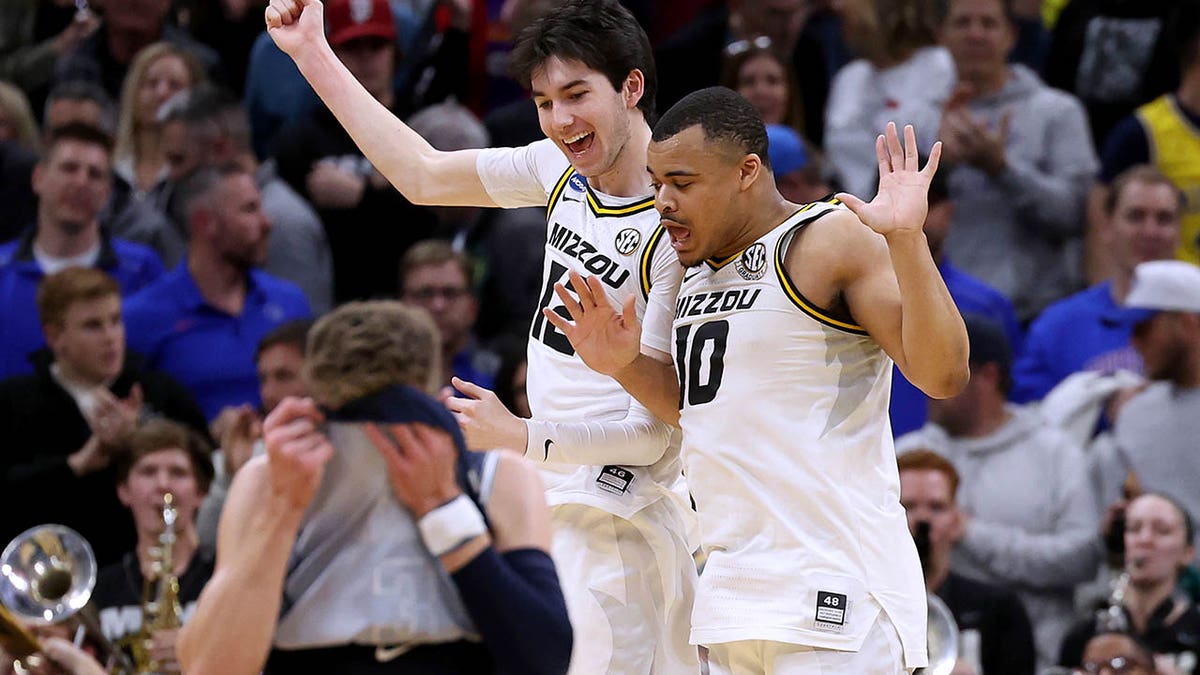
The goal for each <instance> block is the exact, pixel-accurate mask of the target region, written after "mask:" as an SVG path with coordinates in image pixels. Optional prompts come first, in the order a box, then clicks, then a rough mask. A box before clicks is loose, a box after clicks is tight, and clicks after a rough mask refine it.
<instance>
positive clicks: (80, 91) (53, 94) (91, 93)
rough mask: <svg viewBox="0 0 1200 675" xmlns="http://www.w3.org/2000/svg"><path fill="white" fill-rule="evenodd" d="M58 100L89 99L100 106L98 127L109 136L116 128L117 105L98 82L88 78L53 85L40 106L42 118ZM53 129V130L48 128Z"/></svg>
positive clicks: (46, 116) (45, 117)
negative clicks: (44, 103)
mask: <svg viewBox="0 0 1200 675" xmlns="http://www.w3.org/2000/svg"><path fill="white" fill-rule="evenodd" d="M58 101H89V102H91V103H95V104H96V106H97V107H99V108H100V128H101V130H102V131H104V133H106V134H109V135H110V136H111V135H112V134H113V132H114V131H116V128H117V105H116V104H115V103H113V100H112V97H111V96H109V95H108V92H107V91H105V90H104V87H101V86H100V85H99V84H96V83H95V82H92V81H90V80H66V81H65V82H60V83H58V84H56V85H54V88H53V89H51V90H50V93H49V94H46V105H45V106H44V107H43V108H42V119H48V118H49V117H50V115H49V114H47V113H49V112H50V106H51V105H53V104H54V103H56V102H58ZM50 131H53V130H50Z"/></svg>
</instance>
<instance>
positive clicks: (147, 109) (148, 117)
mask: <svg viewBox="0 0 1200 675" xmlns="http://www.w3.org/2000/svg"><path fill="white" fill-rule="evenodd" d="M204 79H205V75H204V69H203V67H202V65H201V64H200V62H199V61H198V60H197V59H196V57H195V56H193V55H192V54H191V53H189V52H187V51H185V50H183V49H180V48H179V47H176V46H175V45H172V44H169V43H166V42H155V43H154V44H151V45H148V46H146V47H145V48H144V49H142V50H141V51H140V52H138V54H137V56H135V57H134V58H133V63H131V64H130V66H129V72H128V73H127V74H126V75H125V81H124V83H123V84H122V85H121V102H120V114H119V117H118V119H117V138H116V147H115V149H114V151H113V168H114V170H115V172H116V174H117V175H118V176H120V177H121V178H122V179H124V180H125V181H127V182H128V183H129V185H130V186H131V187H132V188H133V192H134V194H135V195H137V196H139V197H142V198H145V197H146V196H148V195H152V194H155V193H156V192H157V190H158V189H160V188H161V185H162V183H163V182H164V181H165V179H166V173H167V166H166V159H165V158H164V156H163V152H162V145H161V142H162V125H161V124H160V123H159V121H158V110H159V108H160V107H162V104H163V103H166V102H167V100H168V99H170V98H171V97H172V96H174V95H175V94H178V93H179V92H181V91H185V90H189V89H191V88H192V87H194V86H196V85H197V84H200V83H201V82H203V81H204Z"/></svg>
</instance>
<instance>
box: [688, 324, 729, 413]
mask: <svg viewBox="0 0 1200 675" xmlns="http://www.w3.org/2000/svg"><path fill="white" fill-rule="evenodd" d="M695 329H696V331H695V335H694V336H693V335H692V326H691V325H690V324H689V325H684V326H678V327H676V328H675V370H676V372H677V373H678V374H679V409H680V410H682V409H683V406H684V403H687V405H703V404H705V403H708V402H710V401H712V400H713V399H714V398H716V397H717V389H719V388H720V387H721V377H722V376H723V375H724V374H725V344H726V342H727V341H728V340H729V322H728V321H726V320H724V319H721V320H718V321H709V322H707V323H702V324H699V325H697V326H695ZM706 371H707V372H706Z"/></svg>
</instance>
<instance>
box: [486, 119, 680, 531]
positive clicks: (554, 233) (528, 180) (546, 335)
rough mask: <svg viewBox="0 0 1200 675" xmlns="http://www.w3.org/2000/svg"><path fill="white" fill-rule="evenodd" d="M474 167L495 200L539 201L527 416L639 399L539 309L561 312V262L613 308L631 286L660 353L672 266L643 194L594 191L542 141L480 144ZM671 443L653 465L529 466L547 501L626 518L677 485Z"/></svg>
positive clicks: (605, 412) (586, 410) (614, 406)
mask: <svg viewBox="0 0 1200 675" xmlns="http://www.w3.org/2000/svg"><path fill="white" fill-rule="evenodd" d="M476 167H477V169H478V173H479V176H480V179H481V180H482V182H483V185H484V187H485V189H486V190H487V192H488V195H489V196H490V197H491V198H492V199H493V201H495V202H496V204H497V205H499V206H502V207H508V208H512V207H519V206H535V205H536V206H543V207H545V208H546V249H545V260H544V262H543V264H542V283H541V296H540V300H539V302H538V307H537V310H536V312H535V313H534V316H533V319H532V322H531V328H530V335H529V344H528V350H527V351H528V366H527V367H528V370H527V384H526V390H527V393H528V396H529V408H530V410H531V411H532V412H533V417H534V418H535V419H540V420H546V421H549V422H602V421H605V420H611V421H620V420H621V419H623V418H624V417H625V416H626V415H627V414H628V412H629V410H630V408H631V407H640V406H641V404H640V403H638V402H637V401H636V400H634V399H633V398H632V397H631V396H630V395H629V394H628V393H626V392H625V390H624V389H622V388H621V385H620V384H618V383H617V381H616V380H614V379H612V378H611V377H608V376H607V375H601V374H599V373H597V372H595V371H593V370H592V369H590V368H588V366H587V365H586V364H585V363H584V362H583V360H582V359H580V358H579V357H578V356H577V355H576V354H575V350H574V348H573V347H572V346H571V343H570V342H569V341H568V340H567V338H566V336H565V335H563V334H562V333H561V332H560V331H559V330H558V329H556V328H555V327H554V325H553V324H551V323H550V322H549V321H547V320H546V318H545V317H544V316H543V315H542V310H543V309H545V308H549V309H551V310H552V311H555V312H558V313H559V314H561V315H562V316H564V317H568V316H569V315H568V314H567V310H566V308H565V307H564V306H563V304H562V301H561V300H559V298H558V295H557V294H556V293H555V292H554V284H556V283H562V284H564V285H567V287H568V288H570V279H569V277H568V276H567V272H568V271H569V270H574V271H576V272H578V273H579V274H581V275H584V276H588V275H593V276H595V277H597V278H599V279H600V281H601V282H602V284H603V286H604V289H605V291H606V292H607V294H608V297H609V299H610V300H611V301H612V302H613V303H614V304H615V305H617V306H618V307H619V306H621V305H622V304H624V302H625V299H626V298H628V297H629V296H630V295H631V294H632V295H635V296H636V298H637V315H638V318H639V319H641V320H642V321H643V324H644V326H645V327H646V328H647V330H644V331H643V336H645V337H644V338H643V344H645V345H647V346H649V347H651V348H653V349H655V350H657V351H659V352H663V353H667V354H669V353H670V351H671V348H670V343H669V342H668V340H667V339H666V335H667V334H668V333H669V331H670V324H671V316H672V313H673V312H674V303H675V294H676V292H677V290H678V288H679V279H680V277H681V275H682V268H681V267H680V265H679V259H678V257H676V255H675V251H674V250H673V249H672V248H671V246H670V240H669V237H667V235H666V233H665V231H664V230H663V228H662V226H661V224H660V218H659V215H658V212H657V211H656V210H655V209H654V199H653V196H650V195H647V196H643V197H636V198H619V197H612V196H609V195H605V194H602V193H599V192H597V191H595V190H594V189H592V187H591V186H590V185H588V181H587V179H586V178H585V177H584V176H582V175H580V174H578V173H576V172H575V170H574V169H573V168H572V167H571V165H570V163H569V162H568V161H567V159H566V157H564V156H563V154H562V152H561V151H560V150H559V149H558V148H557V147H556V146H555V145H554V143H553V142H551V141H549V140H542V141H538V142H536V143H533V144H531V145H528V146H525V147H522V148H492V149H488V150H482V151H481V152H480V155H479V159H478V160H477V162H476ZM647 189H649V187H648V186H647ZM646 414H647V415H649V414H650V413H649V412H646ZM673 436H674V437H677V436H678V434H673ZM548 442H549V441H548ZM671 445H672V447H671V448H669V449H668V450H667V451H666V452H665V453H664V454H663V456H662V458H661V459H660V460H658V462H657V463H655V464H652V465H650V466H645V467H628V466H625V467H619V466H613V465H608V466H583V467H581V466H577V465H568V464H553V463H545V462H543V463H541V464H540V465H539V466H540V467H541V468H542V477H543V480H544V481H545V483H546V488H547V489H546V498H547V502H548V503H549V504H551V505H552V506H553V505H556V504H566V503H578V504H586V505H589V506H594V507H596V508H600V509H603V510H605V511H608V512H609V513H613V514H615V515H618V516H622V517H625V518H628V517H630V516H632V515H633V514H634V513H636V512H637V511H638V510H640V509H642V508H643V507H645V506H647V505H649V504H651V503H653V502H655V501H657V500H658V499H659V498H660V497H662V496H664V495H668V494H670V495H676V494H677V492H674V493H673V492H671V490H672V488H674V489H675V490H676V491H677V490H678V485H677V483H678V482H679V481H680V480H681V474H680V468H681V463H680V460H679V451H678V445H677V443H672V444H671ZM535 459H536V458H535Z"/></svg>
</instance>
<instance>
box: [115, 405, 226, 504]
mask: <svg viewBox="0 0 1200 675" xmlns="http://www.w3.org/2000/svg"><path fill="white" fill-rule="evenodd" d="M171 448H179V449H180V450H183V451H184V452H186V453H187V456H188V460H189V461H190V462H191V464H192V472H193V473H195V475H196V484H197V485H199V486H200V489H201V490H203V491H204V492H208V488H209V486H211V485H212V481H213V475H214V473H215V472H214V471H213V463H212V446H211V445H209V443H208V441H207V440H206V439H205V438H204V436H202V435H201V434H200V433H199V432H198V431H196V430H195V429H192V428H191V427H188V426H184V425H183V424H180V423H179V422H175V421H172V420H169V419H167V418H165V417H157V418H154V419H151V420H149V421H148V422H146V423H144V424H142V425H141V426H139V427H138V428H137V429H136V430H134V432H133V433H132V434H131V435H130V436H129V441H128V443H127V448H126V451H125V452H123V453H121V454H120V455H118V456H117V483H118V484H121V483H124V482H125V481H127V480H129V472H130V471H132V470H133V465H134V464H137V463H138V461H139V460H141V459H142V458H143V457H145V456H146V455H150V454H153V453H155V452H158V451H160V450H168V449H171Z"/></svg>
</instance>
